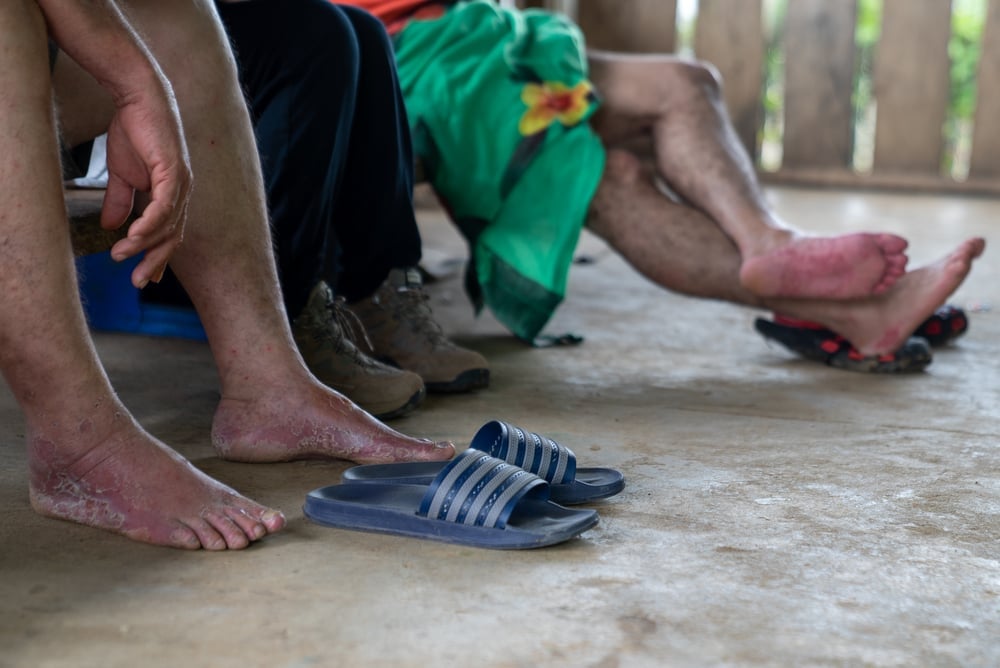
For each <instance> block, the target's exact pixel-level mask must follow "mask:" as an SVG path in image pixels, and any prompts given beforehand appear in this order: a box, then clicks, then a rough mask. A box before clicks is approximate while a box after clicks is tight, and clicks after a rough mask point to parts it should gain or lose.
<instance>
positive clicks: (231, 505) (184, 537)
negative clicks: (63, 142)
mask: <svg viewBox="0 0 1000 668" xmlns="http://www.w3.org/2000/svg"><path fill="white" fill-rule="evenodd" d="M0 34H2V35H3V36H4V43H5V58H4V61H3V66H2V67H0V89H2V90H3V91H4V99H5V104H4V105H3V108H2V109H0V175H2V178H0V200H2V201H3V202H4V203H5V211H6V215H4V216H3V217H0V237H2V238H3V239H4V242H3V243H0V267H2V270H0V313H3V314H4V315H3V317H2V318H0V342H2V345H0V367H2V370H3V375H4V377H5V378H6V380H7V382H8V384H9V385H10V387H11V390H12V392H13V394H14V396H15V398H16V399H17V401H18V404H19V405H20V406H21V408H22V410H23V412H24V415H25V422H26V427H27V429H26V436H27V442H28V461H29V475H30V479H29V490H30V494H31V502H32V506H33V507H34V508H35V509H36V510H37V511H38V512H40V513H42V514H44V515H49V516H52V517H57V518H60V519H66V520H71V521H75V522H79V523H82V524H87V525H90V526H94V527H98V528H102V529H107V530H110V531H114V532H117V533H122V534H124V535H126V536H129V537H131V538H133V539H135V540H141V541H145V542H149V543H155V544H159V545H169V546H174V547H184V548H198V547H204V548H208V549H225V548H227V547H229V548H241V547H245V546H246V545H248V544H249V543H250V542H251V541H253V540H257V539H259V538H261V537H263V536H264V535H266V534H267V533H269V532H272V531H276V530H278V529H280V528H281V527H282V525H283V524H284V519H283V518H282V517H281V515H280V513H277V512H276V511H273V510H270V509H268V508H265V507H264V506H261V505H259V504H256V503H254V502H252V501H250V500H249V499H246V498H244V497H242V496H240V495H238V494H237V493H236V492H234V491H233V490H231V489H230V488H228V487H226V486H224V485H222V484H220V483H218V482H216V481H214V480H212V479H211V478H209V477H207V476H205V475H204V474H202V473H201V472H199V471H197V470H196V469H195V468H194V467H193V466H191V465H190V464H189V463H188V462H187V461H185V460H184V459H183V458H181V457H180V456H179V455H178V454H177V453H175V452H173V451H172V450H170V449H169V448H167V447H166V446H165V445H163V444H162V443H160V442H159V441H157V440H156V439H154V438H153V437H151V436H150V435H149V434H147V433H146V432H145V431H143V430H142V429H141V427H139V426H138V424H136V422H135V420H134V419H133V418H132V417H131V416H130V415H129V414H128V411H127V410H126V409H125V407H124V406H122V404H121V403H120V402H119V401H118V399H117V397H116V396H115V394H114V391H113V390H112V388H111V386H110V385H109V383H108V379H107V376H106V375H105V374H104V371H103V369H102V368H101V365H100V362H99V360H98V359H97V355H96V352H95V350H94V348H93V345H92V344H91V342H90V339H89V337H88V334H87V331H86V324H85V322H84V318H83V312H82V309H81V307H80V302H79V298H78V297H77V295H78V292H77V289H76V279H75V271H74V268H73V262H72V252H71V249H70V247H69V235H68V233H67V228H66V218H65V209H64V207H63V204H62V202H63V196H62V190H61V183H60V169H59V158H58V149H57V144H56V139H55V137H56V133H55V127H54V124H53V115H52V110H51V104H52V98H51V90H50V78H49V72H48V69H47V62H48V57H47V54H46V36H45V26H44V22H43V21H42V18H41V15H40V14H39V13H38V8H37V6H36V5H35V3H33V2H22V1H14V2H8V3H3V5H2V6H0ZM6 207H9V208H6Z"/></svg>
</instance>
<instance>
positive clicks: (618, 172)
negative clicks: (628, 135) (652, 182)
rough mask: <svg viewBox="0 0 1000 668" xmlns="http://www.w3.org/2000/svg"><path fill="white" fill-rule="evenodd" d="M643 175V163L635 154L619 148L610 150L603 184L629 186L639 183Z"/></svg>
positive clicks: (605, 162) (605, 164) (606, 160)
mask: <svg viewBox="0 0 1000 668" xmlns="http://www.w3.org/2000/svg"><path fill="white" fill-rule="evenodd" d="M642 173H643V167H642V162H641V161H640V160H639V158H638V157H636V155H635V154H633V153H631V152H629V151H626V150H623V149H617V148H611V149H608V152H607V155H606V157H605V161H604V175H603V177H602V179H601V181H602V183H604V184H606V185H609V186H613V185H622V186H627V185H630V184H634V183H635V182H636V181H638V180H639V179H640V178H641V176H642Z"/></svg>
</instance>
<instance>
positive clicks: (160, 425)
mask: <svg viewBox="0 0 1000 668" xmlns="http://www.w3.org/2000/svg"><path fill="white" fill-rule="evenodd" d="M771 195H772V198H773V200H774V201H775V203H776V205H777V206H778V208H779V210H780V211H781V212H782V213H784V214H785V215H786V216H788V217H789V218H790V219H792V220H795V221H796V222H797V223H798V224H800V225H802V226H804V227H807V228H809V229H815V230H823V231H831V230H840V231H848V230H857V229H871V228H878V229H888V230H892V231H896V232H900V233H903V234H906V235H907V236H909V237H911V239H912V247H911V254H912V257H913V264H914V265H917V264H921V263H922V262H924V261H926V260H928V259H930V258H933V257H937V256H938V255H941V254H943V253H944V252H945V251H946V250H947V249H949V248H951V247H952V246H954V245H956V244H957V243H958V241H959V240H961V239H963V238H965V237H967V236H971V235H984V236H986V237H987V238H988V239H989V240H990V243H992V248H988V249H987V253H986V256H985V257H984V258H983V259H982V260H981V261H980V262H979V263H978V265H977V266H976V268H975V270H974V271H973V274H972V276H971V277H970V279H969V281H968V282H967V284H966V285H965V286H964V287H963V288H962V289H961V290H960V292H958V293H957V294H956V295H955V297H954V298H953V300H952V301H953V303H956V304H959V305H962V306H965V307H966V308H969V309H970V311H972V313H971V328H970V331H969V333H968V335H967V336H966V337H964V338H963V339H962V340H961V341H960V342H959V343H958V345H955V346H953V347H952V348H950V349H946V350H942V351H939V352H937V353H936V356H935V361H934V364H933V365H932V366H931V367H930V368H929V369H928V370H927V371H926V372H925V373H922V374H919V375H913V376H906V377H878V376H866V375H859V374H852V373H848V372H844V371H837V370H833V369H829V368H826V367H823V366H821V365H818V364H815V363H811V362H806V361H803V360H799V359H796V358H794V357H793V356H791V355H790V354H788V353H787V352H785V351H784V350H782V349H780V348H776V347H769V346H768V345H767V344H765V342H764V341H763V340H762V339H761V338H759V337H758V336H757V335H756V334H755V333H754V332H753V331H752V327H751V323H752V320H753V317H754V313H752V312H751V311H749V310H745V309H741V308H736V307H733V306H730V305H725V304H715V303H710V302H705V301H695V300H689V299H684V298H681V297H677V296H674V295H669V294H666V293H664V292H662V291H661V290H659V289H657V288H655V287H654V286H652V285H650V284H649V283H647V282H645V281H644V280H642V279H640V278H638V277H637V276H636V275H634V274H633V273H632V272H631V271H630V270H629V269H628V268H627V266H626V265H625V264H624V263H623V262H622V261H621V260H620V259H618V258H617V257H615V256H614V255H613V254H611V253H609V252H608V251H607V249H606V248H604V247H603V246H602V245H601V244H600V243H599V242H597V241H596V240H595V239H593V238H592V237H586V238H585V239H584V241H583V243H582V245H581V254H584V255H586V256H587V257H588V258H589V259H590V260H592V261H591V262H590V263H588V264H580V265H578V266H576V267H574V269H573V271H572V276H571V288H570V295H569V298H568V299H567V301H566V302H565V304H564V306H563V307H562V308H561V309H560V311H559V312H558V314H557V317H556V318H555V320H554V321H553V323H552V325H551V331H553V332H574V333H578V334H581V335H583V336H584V337H585V342H584V343H583V344H582V345H581V346H579V347H566V348H552V349H545V350H534V349H529V348H527V347H524V346H523V345H521V344H519V343H517V342H515V341H514V340H512V339H511V338H510V337H508V336H507V335H506V334H505V333H504V331H503V330H502V329H501V328H500V327H499V326H498V325H497V324H496V323H495V321H493V320H492V319H491V318H490V317H489V316H488V315H486V316H484V317H483V318H480V319H479V320H475V319H473V317H472V316H471V314H470V312H469V308H468V305H467V303H466V302H465V299H464V297H463V295H462V292H461V287H460V281H459V278H458V276H456V275H451V276H450V277H448V278H446V279H445V280H442V281H441V282H439V283H437V284H435V285H434V286H432V292H433V299H434V304H435V308H436V309H437V311H438V313H439V314H440V315H441V319H442V320H443V321H444V323H445V325H446V326H447V329H448V330H449V331H450V332H452V333H453V334H454V336H455V337H456V338H457V339H458V340H460V341H461V342H463V343H464V344H466V345H468V346H470V347H473V348H476V349H478V350H481V351H482V352H484V353H485V354H486V355H487V356H488V357H489V359H490V360H491V363H492V366H493V383H492V386H491V388H490V389H489V390H487V391H483V392H479V393H476V394H472V395H468V396H454V397H433V398H431V399H430V400H429V401H428V402H427V404H426V407H424V408H423V409H421V410H420V411H419V412H418V413H417V414H415V415H414V416H412V417H409V418H405V419H402V420H399V421H396V422H395V423H394V424H395V426H396V427H398V428H399V429H401V430H404V431H406V432H409V433H413V434H418V435H423V436H428V437H432V438H435V439H442V438H447V439H452V440H454V441H456V442H457V443H460V444H465V443H467V442H468V440H469V438H470V437H471V436H472V434H473V433H474V432H475V430H476V429H477V428H478V426H479V425H481V424H482V423H483V422H485V421H486V420H488V419H491V418H494V417H500V418H504V419H507V420H510V421H512V422H515V423H518V424H522V425H524V426H528V427H530V428H531V429H533V430H535V431H540V432H543V433H547V434H549V435H551V436H553V437H555V438H557V439H559V440H561V441H563V442H564V443H566V444H568V445H570V446H571V447H573V448H574V449H575V450H576V451H577V453H578V454H579V456H580V459H581V461H582V462H583V463H584V464H585V465H592V466H614V467H618V468H620V469H621V470H623V471H624V472H625V475H626V476H627V479H628V487H627V489H626V491H625V492H624V493H623V494H622V495H621V496H619V497H617V498H615V499H612V500H608V501H606V502H603V503H600V504H597V506H596V507H597V508H598V509H599V512H600V514H601V523H600V524H599V525H598V527H597V528H595V529H593V530H591V531H589V532H587V533H586V534H584V535H583V536H582V537H581V538H578V539H576V540H574V541H572V542H570V543H567V544H564V545H562V546H557V547H553V548H547V549H543V550H538V551H528V552H514V553H511V552H493V551H486V550H475V549H466V548H461V547H453V546H447V545H442V544H436V543H431V542H424V541H417V540H412V539H402V538H394V537H387V536H380V535H373V534H364V533H353V532H347V531H340V530H334V529H329V528H324V527H320V526H316V525H313V524H310V523H309V522H308V521H306V520H305V519H304V518H303V516H302V512H301V510H300V507H301V504H302V500H303V496H304V494H305V493H306V492H307V491H308V490H310V489H312V488H314V487H317V486H320V485H325V484H330V483H333V482H335V481H336V480H337V479H338V477H339V475H340V473H341V471H342V470H343V469H344V468H345V467H346V465H345V464H342V463H294V464H284V465H241V464H231V463H226V462H221V461H219V460H217V459H215V458H214V457H213V454H212V450H211V448H210V445H209V442H208V429H209V424H210V420H211V414H212V410H213V406H214V401H215V399H216V396H217V394H216V392H217V390H216V378H215V375H214V372H213V370H212V367H211V360H210V357H209V354H208V351H207V349H206V348H205V346H204V345H201V344H198V343H193V342H187V341H172V340H153V339H144V338H137V337H131V336H122V335H111V334H103V335H100V336H98V337H97V341H98V346H99V349H100V352H101V355H102V357H103V359H104V360H105V362H106V364H107V367H108V369H109V372H110V375H111V377H112V379H113V381H114V383H115V385H116V387H117V388H118V389H119V391H120V393H121V396H122V397H123V399H124V400H125V402H126V403H127V404H128V405H129V406H130V407H131V408H132V409H133V410H134V412H135V413H136V414H137V415H138V417H139V418H140V420H141V421H142V422H143V423H144V424H145V425H147V426H148V428H149V429H150V430H151V431H152V432H153V433H155V434H156V435H158V436H160V437H162V438H163V439H165V440H166V441H168V442H170V443H172V444H174V445H175V446H176V447H177V448H178V449H179V450H180V451H181V452H183V453H184V454H185V455H187V456H188V457H190V458H192V459H193V460H194V461H195V462H196V464H197V465H198V466H200V467H202V468H203V469H204V470H206V471H207V472H208V473H210V474H211V475H213V476H216V477H218V478H220V479H222V480H224V481H226V482H227V483H229V484H232V485H233V486H235V487H236V488H238V489H240V490H241V491H243V492H246V493H247V494H249V495H251V496H253V497H256V498H257V499H259V500H261V501H262V502H265V503H267V504H271V505H275V506H278V507H280V508H282V509H283V510H284V511H285V512H286V513H287V515H288V518H289V525H288V528H287V530H286V531H284V532H283V533H282V534H279V535H277V536H274V537H271V538H268V539H266V540H265V541H263V542H262V543H260V544H258V545H256V546H254V547H253V548H252V549H250V550H248V551H246V552H242V553H223V554H210V553H186V552H181V551H174V550H170V549H164V548H155V547H149V546H145V545H140V544H137V543H132V542H130V541H128V540H126V539H124V538H121V537H118V536H113V535H110V534H104V533H101V532H98V531H95V530H92V529H87V528H84V527H79V526H76V525H72V524H68V523H64V522H58V521H54V520H49V519H44V518H41V517H38V516H36V515H35V514H34V513H33V512H32V511H31V509H30V508H29V506H28V500H27V493H26V486H25V457H24V447H23V440H22V431H23V430H22V426H21V421H20V417H19V415H18V412H17V409H16V407H15V406H14V405H13V402H12V401H11V399H10V396H9V394H8V393H7V391H6V390H3V391H2V393H0V430H2V440H3V442H4V444H5V446H6V447H4V448H2V449H0V462H2V467H0V504H2V507H3V508H4V509H5V513H4V515H3V518H2V520H0V545H2V548H0V550H2V552H0V666H3V667H15V666H16V667H22V666H24V667H43V666H48V667H64V666H65V667H74V668H76V667H80V666H101V667H105V666H130V667H132V666H146V667H154V666H185V665H186V666H220V667H228V666H233V667H236V666H239V667H244V666H360V665H369V666H424V665H441V666H473V665H481V666H490V667H493V666H595V667H598V666H599V667H612V666H665V665H670V666H688V665H691V666H698V665H761V666H766V665H872V666H916V665H933V666H951V665H978V666H988V665H998V664H1000V641H998V640H997V638H1000V542H998V539H1000V477H998V470H1000V447H998V446H1000V439H998V432H1000V428H998V423H997V417H998V413H1000V402H998V398H1000V396H998V395H1000V378H998V374H997V368H998V366H997V361H996V357H997V344H996V341H997V339H998V336H997V335H998V333H1000V322H998V317H997V313H996V311H995V310H991V309H990V308H989V305H990V303H993V304H996V303H997V302H998V298H1000V293H998V291H1000V287H998V285H1000V274H998V270H997V268H996V263H995V261H994V258H995V257H996V253H997V252H998V249H1000V223H998V221H1000V202H998V201H991V200H976V199H948V198H934V197H899V196H890V195H874V194H846V193H837V192H808V191H799V190H773V191H771ZM422 225H423V229H424V233H425V237H426V243H427V259H428V262H429V264H431V265H432V266H434V267H436V268H438V269H441V268H442V267H448V266H449V262H448V261H449V260H451V259H454V258H457V257H461V256H462V255H463V254H464V245H463V242H462V241H461V240H460V239H459V238H458V237H457V235H456V234H455V233H454V231H453V230H452V228H451V227H450V226H449V225H448V224H447V223H445V222H444V220H443V217H442V216H441V214H440V212H435V211H424V212H423V213H422ZM40 335H44V333H40Z"/></svg>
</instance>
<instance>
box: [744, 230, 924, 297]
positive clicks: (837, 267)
mask: <svg viewBox="0 0 1000 668" xmlns="http://www.w3.org/2000/svg"><path fill="white" fill-rule="evenodd" d="M906 246H907V241H906V239H903V238H902V237H898V236H895V235H892V234H867V233H862V234H845V235H843V236H839V237H790V238H788V239H787V240H786V241H784V242H782V243H781V244H780V245H777V246H771V247H770V248H768V249H766V250H765V251H763V252H761V253H758V254H754V255H750V256H748V257H746V258H745V259H744V261H743V266H742V267H741V268H740V282H741V283H742V284H743V287H745V288H746V289H747V290H749V291H750V292H752V293H754V294H755V295H757V296H759V297H790V298H798V299H860V298H863V297H869V296H872V295H878V294H882V293H884V292H885V291H886V290H888V289H889V288H890V287H891V286H892V285H893V284H894V283H895V282H896V281H897V280H899V278H900V276H902V275H903V273H904V272H905V271H906V255H905V254H904V253H903V251H905V250H906Z"/></svg>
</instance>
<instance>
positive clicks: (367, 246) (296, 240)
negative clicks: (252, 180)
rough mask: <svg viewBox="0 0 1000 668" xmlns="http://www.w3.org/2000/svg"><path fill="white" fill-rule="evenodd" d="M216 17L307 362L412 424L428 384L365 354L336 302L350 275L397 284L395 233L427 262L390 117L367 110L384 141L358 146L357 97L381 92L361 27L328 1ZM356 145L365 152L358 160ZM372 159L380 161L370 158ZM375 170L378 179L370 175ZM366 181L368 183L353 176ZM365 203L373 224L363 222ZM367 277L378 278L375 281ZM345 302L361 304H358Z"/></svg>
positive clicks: (253, 2)
mask: <svg viewBox="0 0 1000 668" xmlns="http://www.w3.org/2000/svg"><path fill="white" fill-rule="evenodd" d="M216 6H217V7H218V10H219V14H220V17H221V19H222V21H223V24H224V26H225V28H226V32H227V34H228V36H229V40H230V42H231V43H232V45H233V48H234V50H235V52H236V57H237V60H238V67H239V77H240V82H241V84H242V86H243V89H244V91H245V92H246V96H247V100H248V102H249V105H250V110H251V115H252V117H253V121H254V129H255V133H256V139H257V147H258V151H259V154H260V156H261V162H262V168H263V175H264V184H265V189H266V192H267V201H268V205H269V209H270V212H271V220H272V222H273V225H272V235H273V238H274V242H275V255H276V259H277V266H278V274H279V278H280V283H281V288H282V293H283V296H284V302H285V308H286V311H287V313H288V317H289V318H290V319H291V321H292V325H293V328H292V330H293V334H294V337H295V341H296V344H297V345H298V347H299V352H300V353H301V354H302V356H303V358H304V360H305V362H306V365H307V366H308V367H309V369H310V371H312V373H313V374H314V375H315V376H316V377H317V378H318V379H319V380H321V381H322V382H323V383H324V384H326V385H328V386H329V387H332V388H334V389H335V390H337V391H339V392H342V393H343V394H345V395H347V396H348V397H349V398H350V399H351V400H352V401H354V402H356V403H357V404H358V405H360V406H361V407H362V408H364V409H365V410H367V411H369V412H370V413H372V414H373V415H375V416H377V417H380V418H382V419H389V418H395V417H400V416H402V415H405V414H406V413H409V412H410V411H412V410H413V409H414V408H416V407H417V406H418V405H419V404H420V403H421V402H422V400H423V398H424V384H423V381H422V380H421V379H420V377H419V376H418V375H417V374H415V373H411V372H406V371H402V370H400V369H397V368H395V367H392V366H388V365H386V364H382V363H381V362H378V361H376V360H375V359H373V358H371V357H369V356H368V355H367V354H365V352H363V350H362V349H361V348H359V346H361V347H363V345H364V343H363V342H364V338H365V337H364V335H363V334H362V333H361V332H360V330H358V328H356V327H351V326H350V325H351V323H350V322H349V320H345V319H344V316H345V314H346V312H345V308H346V307H344V306H343V302H344V299H343V298H342V299H340V300H333V299H332V297H331V295H330V291H329V289H328V288H333V290H334V291H335V292H336V293H338V294H340V295H344V294H345V293H344V288H348V289H351V290H356V289H357V287H356V286H354V285H351V284H350V283H349V284H348V285H346V286H345V285H344V280H343V279H344V277H345V276H347V277H354V276H355V274H357V273H358V272H353V273H349V272H348V271H347V268H349V267H361V268H362V269H361V270H360V272H361V276H362V278H361V279H360V280H361V281H362V282H363V283H366V284H367V286H368V290H369V293H370V292H372V291H374V290H375V288H376V287H377V286H378V284H379V282H380V281H381V280H382V279H383V278H385V276H386V275H387V274H388V273H389V269H390V267H391V264H389V260H390V258H391V256H392V252H391V249H393V248H397V247H401V246H403V245H404V244H405V242H404V241H403V240H402V239H400V240H399V241H398V245H393V244H390V243H386V240H387V239H393V238H398V237H399V234H398V233H397V229H396V228H397V227H402V228H403V229H404V230H406V231H409V228H408V227H407V223H408V224H409V225H410V226H412V233H411V234H412V238H413V241H412V242H410V243H409V245H408V246H404V247H406V248H412V247H414V246H415V248H416V251H415V253H413V255H414V257H413V259H412V262H414V263H416V262H417V261H418V260H419V257H420V239H419V236H417V235H416V223H415V221H414V220H413V208H412V203H411V202H410V199H409V198H410V196H409V194H405V195H404V193H408V192H409V189H410V188H411V187H412V184H411V183H410V181H409V180H408V179H407V178H406V177H405V175H403V176H398V174H399V173H400V172H401V171H403V170H401V169H393V168H392V166H393V163H392V160H393V159H394V160H396V161H400V160H402V158H401V157H400V156H399V155H398V154H399V151H398V150H397V151H396V152H395V154H394V153H393V151H392V150H391V148H390V146H388V144H389V143H390V140H389V139H385V137H391V136H393V133H394V132H395V129H394V126H391V125H388V124H382V123H379V122H378V121H381V120H382V119H383V118H385V120H386V121H387V122H388V121H390V120H391V119H390V118H387V117H386V112H385V111H383V107H384V106H385V105H378V106H377V107H376V109H375V110H368V113H374V114H375V115H376V116H377V119H373V120H370V121H365V122H368V123H371V124H373V125H378V126H380V129H381V132H378V133H371V136H365V137H362V138H360V139H362V140H364V141H360V142H359V141H358V140H359V138H358V137H357V130H356V127H357V125H358V124H359V122H362V119H363V115H362V114H361V113H359V112H361V109H360V108H359V99H360V97H359V95H360V92H359V86H362V85H364V87H365V88H366V89H367V88H371V87H372V85H373V83H372V82H369V81H367V79H369V78H370V77H369V75H368V74H367V73H366V74H365V76H362V73H361V65H362V55H363V54H362V50H361V45H360V43H359V39H358V36H357V35H356V33H355V30H354V27H353V25H352V23H351V22H350V21H349V20H348V18H347V16H346V15H345V13H344V11H343V10H341V9H340V8H338V7H335V6H333V5H331V4H330V3H329V2H326V0H297V1H296V2H291V3H289V2H278V1H275V0H250V1H248V2H236V3H227V2H217V3H216ZM376 83H381V82H376ZM361 92H363V91H361ZM356 143H361V144H362V145H361V146H358V147H356V148H355V149H354V150H353V152H352V150H351V147H352V146H353V145H355V144H356ZM369 143H370V145H369ZM368 151H371V152H373V153H375V154H376V155H374V156H368V155H367V152H368ZM359 156H360V158H359ZM369 162H370V163H372V164H373V165H374V167H376V168H369V167H368V166H367V165H368V164H369ZM360 170H363V171H364V178H359V177H360V175H357V174H355V172H357V171H360ZM407 173H408V172H407ZM345 200H349V201H357V202H358V203H359V205H358V206H357V207H356V208H357V209H359V210H358V211H355V210H352V209H350V208H345V204H344V201H345ZM397 201H398V204H397V203H395V202H397ZM361 202H363V203H364V205H365V206H366V207H367V211H369V212H370V213H371V215H370V216H362V215H360V214H361V212H362V209H361V207H360V203H361ZM397 209H399V210H401V211H402V216H403V217H401V216H400V214H399V213H398V212H397ZM407 211H408V212H409V217H410V219H409V221H407V220H406V219H405V214H406V212H407ZM356 214H358V215H356ZM397 221H399V222H398V223H397ZM406 260H407V261H410V258H409V257H407V258H406ZM380 270H381V272H382V273H381V274H379V273H377V272H379V271H380ZM365 272H375V274H374V278H367V274H365ZM353 280H358V279H353ZM362 289H364V286H362ZM361 294H362V295H363V294H367V293H361ZM347 296H348V297H349V298H353V299H356V298H358V296H357V293H354V292H350V293H347ZM346 315H348V318H349V314H346ZM345 325H347V326H345ZM355 333H358V334H361V335H360V336H353V334H355Z"/></svg>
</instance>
